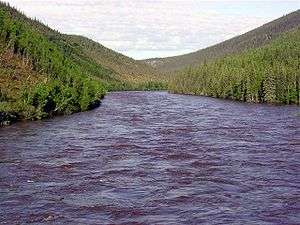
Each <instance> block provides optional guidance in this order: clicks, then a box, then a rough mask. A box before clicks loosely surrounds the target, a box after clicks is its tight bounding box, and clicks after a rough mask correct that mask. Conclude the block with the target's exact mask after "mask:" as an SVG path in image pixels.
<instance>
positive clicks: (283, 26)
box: [143, 10, 300, 73]
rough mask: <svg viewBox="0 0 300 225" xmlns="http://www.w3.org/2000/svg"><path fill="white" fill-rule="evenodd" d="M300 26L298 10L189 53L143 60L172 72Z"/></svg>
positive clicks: (269, 38) (268, 41)
mask: <svg viewBox="0 0 300 225" xmlns="http://www.w3.org/2000/svg"><path fill="white" fill-rule="evenodd" d="M298 27H300V10H297V11H295V12H293V13H290V14H288V15H286V16H284V17H281V18H279V19H277V20H274V21H272V22H270V23H267V24H265V25H263V26H261V27H259V28H256V29H254V30H252V31H250V32H247V33H245V34H243V35H240V36H237V37H234V38H232V39H229V40H227V41H225V42H222V43H220V44H217V45H214V46H212V47H208V48H205V49H203V50H199V51H196V52H193V53H190V54H185V55H180V56H175V57H167V58H154V59H148V60H143V62H146V63H148V64H150V65H152V66H153V67H154V68H156V69H158V70H159V71H161V72H165V73H173V72H174V71H180V70H182V69H184V68H185V67H187V66H197V65H199V64H201V63H204V62H209V61H213V60H215V59H218V58H222V57H224V56H226V55H232V54H237V53H241V52H242V51H245V50H247V49H251V48H257V47H261V46H263V45H265V44H268V43H270V42H271V41H272V40H274V39H276V38H277V37H278V36H280V34H282V33H284V32H287V31H291V30H293V29H296V28H298Z"/></svg>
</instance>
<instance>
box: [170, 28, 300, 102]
mask: <svg viewBox="0 0 300 225" xmlns="http://www.w3.org/2000/svg"><path fill="white" fill-rule="evenodd" d="M299 83H300V28H299V29H296V30H295V31H290V32H288V33H286V34H283V35H282V36H281V37H279V38H278V39H276V40H274V41H272V42H271V43H270V44H268V45H266V46H264V47H260V48H257V49H252V50H248V51H246V52H244V53H241V54H238V55H233V56H227V57H224V58H222V59H219V60H216V61H213V62H210V63H205V64H202V65H200V66H198V67H197V68H189V69H186V70H185V71H183V72H181V73H180V74H178V75H177V76H175V77H174V79H173V80H172V82H171V85H170V90H171V91H172V92H175V93H184V94H195V95H206V96H213V97H218V98H227V99H234V100H240V101H245V102H259V103H264V102H266V103H284V104H299Z"/></svg>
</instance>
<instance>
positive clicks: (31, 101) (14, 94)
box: [0, 2, 164, 123]
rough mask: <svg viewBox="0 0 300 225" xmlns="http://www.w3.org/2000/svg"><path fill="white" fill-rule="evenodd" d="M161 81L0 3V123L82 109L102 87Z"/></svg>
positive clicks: (95, 98) (129, 86)
mask: <svg viewBox="0 0 300 225" xmlns="http://www.w3.org/2000/svg"><path fill="white" fill-rule="evenodd" d="M105 52H106V53H107V54H104V53H105ZM107 56H109V57H108V59H104V58H105V57H107ZM116 59H119V60H116ZM110 60H111V61H112V63H109V62H110ZM115 60H116V62H117V63H114V61H115ZM128 64H130V65H132V66H131V67H130V66H128ZM116 65H118V66H119V67H120V68H122V69H123V70H121V69H119V68H116ZM125 68H128V69H127V70H126V69H125ZM133 68H134V69H133ZM163 85H164V84H163V81H161V77H159V76H157V75H155V72H154V70H153V69H151V68H150V67H148V66H147V65H145V64H143V63H140V62H135V61H134V60H133V59H129V58H128V57H125V56H122V55H120V54H118V53H115V52H113V51H112V50H109V49H107V48H104V47H103V46H101V45H100V44H97V43H95V42H92V41H90V40H88V39H86V38H83V37H76V36H69V35H64V34H60V33H59V32H57V31H54V30H52V29H51V28H48V27H47V26H45V25H43V24H41V23H39V22H38V21H36V20H31V19H29V18H27V17H26V16H24V15H23V14H21V13H19V12H18V11H17V10H15V9H13V8H11V7H9V6H8V5H7V4H5V3H1V2H0V123H1V122H3V121H7V122H5V123H9V121H12V120H19V119H41V118H44V117H49V116H52V115H60V114H70V113H73V112H79V111H84V110H88V109H91V108H93V107H95V106H97V105H99V103H100V99H101V98H102V97H103V96H104V94H105V92H106V91H110V90H132V89H134V90H135V89H140V90H143V89H157V88H162V87H161V86H163Z"/></svg>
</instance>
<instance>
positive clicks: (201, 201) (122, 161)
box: [0, 92, 300, 224]
mask: <svg viewBox="0 0 300 225" xmlns="http://www.w3.org/2000/svg"><path fill="white" fill-rule="evenodd" d="M298 112H299V108H297V107H296V106H268V105H255V104H244V103H238V102H231V101H224V100H217V99H212V98H205V97H193V96H180V95H171V94H168V93H165V92H122V93H111V94H109V95H108V96H107V97H106V99H105V100H104V102H103V104H102V106H101V107H100V108H98V109H96V110H94V111H91V112H85V113H79V114H76V115H72V116H69V117H59V118H55V119H52V120H46V121H39V122H29V123H18V124H15V125H13V126H11V127H7V128H2V129H0V151H1V154H0V172H1V173H0V178H1V179H0V190H1V195H0V216H1V223H3V224H24V223H37V224H38V223H44V222H49V223H54V224H62V223H67V224H200V223H204V224H205V223H206V224H299V223H300V216H299V215H300V213H299V210H300V208H299V201H300V197H299V196H300V155H299V149H300V118H299V116H297V113H298Z"/></svg>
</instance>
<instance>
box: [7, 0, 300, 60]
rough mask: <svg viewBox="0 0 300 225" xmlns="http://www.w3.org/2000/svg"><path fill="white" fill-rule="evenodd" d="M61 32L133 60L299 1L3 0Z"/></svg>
mask: <svg viewBox="0 0 300 225" xmlns="http://www.w3.org/2000/svg"><path fill="white" fill-rule="evenodd" d="M6 2H9V3H10V4H11V5H13V6H15V7H17V8H18V9H20V10H21V11H23V12H25V13H26V14H27V15H29V16H31V17H36V18H38V19H39V20H40V21H42V22H44V23H46V24H48V25H49V26H51V27H52V28H55V29H57V30H59V31H61V32H64V33H68V34H81V35H84V36H87V37H89V38H92V39H93V40H96V41H98V42H100V43H101V44H103V45H105V46H107V47H109V48H112V49H114V50H116V51H118V52H121V53H123V54H125V55H128V56H130V57H133V58H135V59H144V58H151V57H165V56H172V55H178V54H184V53H188V52H192V51H195V50H199V49H201V48H204V47H207V46H210V45H213V44H215V43H218V42H221V41H223V40H225V39H228V38H231V37H234V36H236V35H238V34H242V33H244V32H246V31H249V30H251V29H253V28H255V27H257V26H260V25H262V24H264V23H266V22H269V21H271V20H273V19H276V18H278V17H280V16H283V15H285V14H287V13H289V12H292V11H295V10H297V9H299V8H300V0H291V1H289V0H286V1H281V0H273V1H272V0H262V1H238V0H233V1H223V0H209V1H202V0H6Z"/></svg>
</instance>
